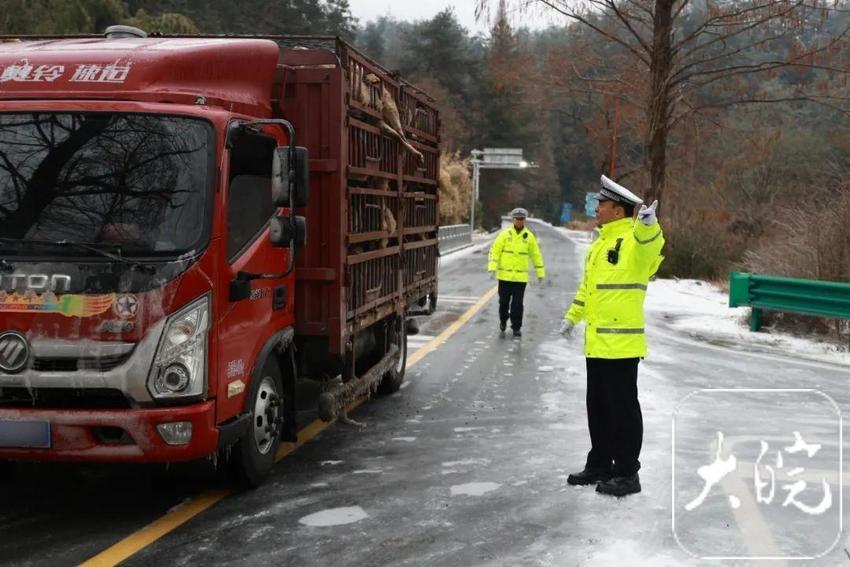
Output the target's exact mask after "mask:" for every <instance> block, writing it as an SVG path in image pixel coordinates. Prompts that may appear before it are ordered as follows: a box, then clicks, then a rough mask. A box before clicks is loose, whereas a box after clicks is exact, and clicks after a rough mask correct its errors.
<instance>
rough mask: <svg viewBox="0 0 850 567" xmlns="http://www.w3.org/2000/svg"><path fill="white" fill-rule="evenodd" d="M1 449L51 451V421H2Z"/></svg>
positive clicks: (0, 426) (0, 428) (0, 423)
mask: <svg viewBox="0 0 850 567" xmlns="http://www.w3.org/2000/svg"><path fill="white" fill-rule="evenodd" d="M0 447H8V448H15V449H49V448H50V422H49V421H10V420H0Z"/></svg>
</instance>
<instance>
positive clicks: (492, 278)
mask: <svg viewBox="0 0 850 567" xmlns="http://www.w3.org/2000/svg"><path fill="white" fill-rule="evenodd" d="M490 279H491V280H495V279H496V272H490Z"/></svg>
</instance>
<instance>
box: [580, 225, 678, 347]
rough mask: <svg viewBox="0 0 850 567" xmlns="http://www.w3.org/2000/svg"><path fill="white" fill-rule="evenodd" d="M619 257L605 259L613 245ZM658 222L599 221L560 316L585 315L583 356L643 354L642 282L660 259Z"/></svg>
mask: <svg viewBox="0 0 850 567" xmlns="http://www.w3.org/2000/svg"><path fill="white" fill-rule="evenodd" d="M618 240H620V246H619V252H618V256H619V258H618V261H617V263H616V264H612V263H611V262H609V259H608V256H609V252H610V251H613V250H615V249H616V248H617V241H618ZM663 246H664V234H663V232H662V230H661V225H659V224H658V223H655V224H654V225H652V226H645V225H644V224H642V223H640V222H635V221H632V219H630V218H625V219H620V220H617V221H614V222H610V223H607V224H604V225H602V227H600V229H599V238H597V239H596V241H594V242H593V244H591V245H590V248H589V249H588V251H587V255H586V256H585V260H584V275H583V277H582V280H581V285H580V286H579V289H578V292H577V293H576V296H575V299H574V300H573V303H572V305H570V309H569V311H567V313H566V315H565V317H566V318H567V319H569V320H570V321H572V322H573V323H575V324H578V322H579V321H581V320H582V319H585V320H586V322H587V326H586V329H585V332H584V352H585V356H587V357H588V358H637V357H644V356H646V335H645V331H644V318H643V301H644V298H645V297H646V289H647V284H648V282H649V278H651V277H652V276H653V275H654V274H655V272H657V271H658V267H659V265H661V261H662V260H663V259H664V258H663V256H661V249H662V248H663Z"/></svg>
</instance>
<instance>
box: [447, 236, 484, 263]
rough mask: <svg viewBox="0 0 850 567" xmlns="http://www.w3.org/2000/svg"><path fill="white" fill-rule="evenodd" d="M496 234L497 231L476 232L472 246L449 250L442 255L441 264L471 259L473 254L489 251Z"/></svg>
mask: <svg viewBox="0 0 850 567" xmlns="http://www.w3.org/2000/svg"><path fill="white" fill-rule="evenodd" d="M496 235H497V233H495V232H494V233H492V234H487V233H482V232H476V233H475V234H474V235H473V237H472V246H467V247H466V248H460V249H458V250H455V251H453V252H447V253H446V254H444V255H442V256H440V266H446V265H448V264H453V263H455V262H457V261H459V260H462V259H464V258H465V259H469V257H470V256H472V255H473V254H481V252H482V251H487V250H488V249H489V248H490V244H491V243H492V242H493V239H494V238H496Z"/></svg>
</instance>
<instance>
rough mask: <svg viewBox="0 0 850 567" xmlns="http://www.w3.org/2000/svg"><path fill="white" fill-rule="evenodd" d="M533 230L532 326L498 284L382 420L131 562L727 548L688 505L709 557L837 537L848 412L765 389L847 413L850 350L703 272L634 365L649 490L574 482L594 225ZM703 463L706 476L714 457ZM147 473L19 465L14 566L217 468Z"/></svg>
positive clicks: (716, 543)
mask: <svg viewBox="0 0 850 567" xmlns="http://www.w3.org/2000/svg"><path fill="white" fill-rule="evenodd" d="M532 227H533V228H534V229H535V230H536V232H537V233H538V234H539V239H540V244H541V247H542V250H543V254H544V256H545V259H546V266H547V271H548V272H549V278H548V280H547V281H546V282H545V283H543V284H536V282H535V283H533V284H532V285H531V287H530V288H529V289H528V291H527V293H526V319H525V327H524V328H523V332H524V337H523V339H522V340H521V341H517V340H513V339H510V338H507V339H503V338H500V337H499V333H498V328H497V327H498V316H497V301H496V299H492V300H490V301H489V302H488V303H487V304H486V305H485V306H484V308H482V309H481V310H480V311H479V312H478V313H477V314H476V315H475V316H473V317H472V318H471V319H470V320H469V321H468V322H467V323H466V324H465V325H464V326H463V327H462V328H461V329H460V330H459V331H458V332H457V333H456V334H454V335H453V336H452V337H451V338H450V339H449V340H448V341H446V342H445V344H442V345H440V346H439V348H438V349H437V350H435V351H434V352H432V353H430V354H429V355H428V356H426V357H425V358H424V359H422V360H421V361H420V362H418V363H417V364H415V365H414V366H413V367H412V368H410V369H409V371H408V382H407V383H406V385H405V387H404V388H403V389H402V390H401V392H399V393H398V394H396V395H394V396H391V397H389V398H378V399H375V400H372V401H369V402H368V403H366V404H364V405H362V406H360V407H359V408H358V409H357V410H356V411H354V412H352V414H351V416H350V417H351V418H352V419H354V420H356V421H357V422H361V423H364V424H365V425H366V426H365V428H358V427H355V426H352V425H344V424H336V425H334V426H332V427H330V428H328V429H327V430H325V431H324V432H322V433H321V434H320V435H319V436H318V437H316V438H315V439H314V440H313V441H311V442H309V443H307V444H306V445H304V446H303V447H301V448H300V449H299V450H298V451H296V452H295V453H293V454H291V455H290V456H288V457H287V458H285V459H284V460H283V461H282V462H281V463H279V464H278V466H277V467H276V469H275V471H274V473H273V475H272V477H271V478H270V479H269V481H268V482H267V484H266V485H264V486H263V487H261V488H259V489H257V490H255V491H252V492H245V493H239V494H233V495H231V496H229V497H227V498H225V499H224V500H223V501H221V502H220V503H218V504H217V505H216V506H214V507H212V508H210V509H209V510H207V511H205V512H204V513H202V514H200V515H198V516H197V517H195V518H194V519H193V520H191V521H189V522H187V523H186V524H184V525H182V526H180V527H179V528H177V529H176V530H174V531H172V532H170V533H168V534H166V535H165V536H164V537H162V538H161V539H159V540H158V541H156V542H154V543H153V544H151V545H150V546H148V547H145V548H143V549H142V550H141V551H140V552H139V553H137V554H136V555H134V556H132V557H130V558H129V559H128V560H127V561H126V562H125V563H124V564H125V565H139V566H142V565H272V564H274V565H293V566H299V567H300V566H311V565H316V566H322V567H326V566H329V565H357V566H360V565H374V566H377V565H399V566H402V565H410V566H414V565H415V566H420V565H435V566H437V565H445V566H473V565H497V566H511V567H513V566H517V565H540V566H544V565H553V566H572V565H592V566H595V565H616V566H621V565H652V566H674V565H708V564H711V563H710V562H707V561H702V560H700V559H697V558H695V557H694V556H693V555H691V554H689V553H688V552H686V551H685V550H683V548H682V547H680V545H679V543H677V541H676V537H674V533H673V530H672V516H673V508H672V507H673V502H674V501H675V502H676V516H677V525H678V527H679V528H680V531H681V532H682V533H678V534H677V535H678V536H679V540H680V543H682V545H683V546H685V547H686V548H688V549H689V550H690V551H691V552H692V553H696V555H724V554H726V553H727V552H729V553H730V554H736V555H737V554H741V555H754V554H761V555H771V554H776V553H781V554H785V555H791V556H793V555H796V554H798V553H800V554H811V555H815V554H817V553H818V552H819V551H823V550H819V549H809V548H813V547H816V546H821V544H823V546H825V547H828V546H830V545H831V544H832V543H833V541H834V540H835V537H834V536H835V534H834V533H832V534H831V531H834V530H835V529H837V528H838V526H837V522H838V516H837V512H838V511H839V506H840V505H841V504H843V503H844V502H842V496H841V495H840V491H839V488H840V482H839V480H840V478H841V477H840V475H839V473H838V470H837V468H836V465H837V463H838V460H837V456H836V455H837V454H838V449H839V448H841V444H840V442H839V437H838V434H839V429H838V426H837V421H836V420H837V417H835V416H834V415H833V414H831V413H830V411H831V406H829V405H828V404H827V403H826V402H825V401H824V400H825V398H822V397H817V395H815V396H816V397H807V396H809V394H807V393H801V394H800V395H797V393H793V392H792V393H785V394H783V395H780V397H778V398H777V397H770V394H761V393H759V392H757V390H764V389H794V390H798V389H816V390H818V391H820V392H822V393H823V394H826V395H827V396H829V397H831V398H832V399H834V400H835V402H836V403H837V405H838V408H839V409H840V410H841V411H843V412H845V413H846V412H847V411H848V410H850V380H848V378H850V356H849V355H848V354H847V353H842V352H838V351H835V349H832V350H830V349H825V348H824V347H822V346H820V345H817V344H813V343H811V342H807V341H804V340H795V339H791V338H777V337H776V336H770V335H758V336H755V337H754V336H751V335H749V332H748V331H746V328H745V327H744V326H743V325H742V324H741V322H740V319H741V317H742V313H733V312H730V311H729V310H727V309H726V308H725V306H724V301H725V296H723V294H722V293H720V292H718V291H716V290H713V289H711V288H710V287H709V286H707V285H705V284H697V283H696V282H665V281H660V282H654V283H652V284H650V294H649V300H648V305H647V312H648V322H647V323H648V324H647V328H648V333H649V341H650V356H649V358H648V359H647V360H646V361H644V362H643V363H642V364H641V367H640V378H639V382H638V384H639V389H640V396H641V402H642V407H643V415H644V430H645V434H644V447H643V453H642V455H641V462H642V465H643V468H642V470H641V471H640V475H641V482H642V484H643V492H642V493H640V494H637V495H634V496H631V497H628V498H624V499H620V500H618V499H614V498H609V497H605V496H602V495H599V494H596V493H595V492H594V490H593V488H592V487H582V488H576V487H570V486H567V484H566V477H567V474H568V473H569V472H571V471H574V470H579V469H580V468H581V467H582V466H583V464H584V457H585V453H586V451H587V450H588V448H589V438H588V434H587V427H586V416H585V408H584V396H585V370H584V359H583V357H582V352H581V345H580V341H575V342H569V343H568V342H566V341H564V340H563V339H561V338H560V337H559V336H558V335H557V333H556V329H557V328H558V325H559V322H560V318H561V317H562V315H563V311H564V309H565V307H566V306H567V305H568V303H569V302H570V301H571V300H572V296H573V293H574V290H575V288H576V286H577V283H578V280H579V277H580V271H579V270H580V265H581V253H582V250H583V247H584V246H586V236H585V235H583V234H578V233H567V232H566V231H561V230H556V229H552V228H551V227H548V226H546V225H543V224H533V225H532ZM485 266H486V248H482V247H480V246H479V247H477V248H471V249H467V250H465V251H462V252H459V253H457V254H456V255H452V256H448V257H446V258H444V259H443V265H442V269H441V274H440V277H441V281H440V294H441V296H440V307H439V310H438V312H437V313H436V314H435V315H434V316H433V317H432V318H431V319H430V320H428V321H425V320H423V322H422V323H423V324H422V331H421V334H420V335H419V336H417V337H411V341H410V347H411V353H413V352H415V349H416V348H418V347H421V346H422V345H424V344H426V343H428V342H429V341H431V340H432V339H433V338H434V337H436V336H439V335H440V333H441V332H442V331H443V330H445V329H446V328H447V327H448V326H449V325H450V324H451V323H452V322H454V321H455V320H457V318H458V317H459V316H460V315H462V314H463V313H464V312H466V311H467V310H468V309H469V308H470V307H472V306H473V305H474V304H476V302H478V300H479V299H480V298H481V297H482V296H484V295H485V294H486V293H487V292H489V291H490V290H491V289H492V287H493V285H494V284H493V282H491V281H490V280H489V279H488V278H487V276H486V273H485V269H486V268H485ZM703 389H736V390H740V389H747V390H748V393H731V394H729V393H723V392H720V393H715V394H706V393H704V392H701V390H703ZM695 392H696V393H697V394H695ZM689 395H690V396H691V397H690V398H688V399H687V400H686V404H685V405H684V406H679V402H680V401H681V400H683V399H685V398H686V397H688V396H689ZM707 396H708V397H707ZM711 396H716V397H711ZM677 407H678V408H679V411H678V413H677V414H676V419H677V423H676V436H677V439H676V444H675V446H676V458H677V474H676V483H675V487H676V490H675V495H674V484H673V452H674V451H673V446H674V444H673V429H672V419H673V416H674V412H676V411H677ZM717 430H725V431H724V433H726V436H725V438H724V443H725V445H724V447H725V448H724V450H723V451H722V452H721V453H720V457H721V459H722V460H725V461H726V462H727V463H728V457H729V456H730V451H731V452H735V453H738V456H737V467H736V469H735V470H736V473H735V474H731V475H728V476H726V477H725V478H724V479H719V480H718V482H717V484H716V485H715V486H714V487H713V488H712V489H711V490H710V491H709V492H708V493H707V495H706V497H705V498H704V500H703V501H702V503H701V505H700V506H698V507H696V508H695V509H694V510H693V515H690V516H689V515H688V514H689V512H687V511H686V510H685V506H686V505H687V504H688V503H690V502H692V501H694V500H695V499H696V498H697V497H698V496H699V495H700V492H701V491H702V489H703V486H704V484H705V483H704V481H703V477H701V476H700V474H699V473H698V469H699V467H701V466H703V465H710V464H711V463H712V461H713V460H714V459H715V457H716V456H717V435H716V431H717ZM795 430H799V432H800V433H801V434H802V436H803V437H805V441H806V442H809V443H811V444H812V445H813V444H814V443H818V444H819V445H820V450H819V451H818V452H816V454H814V456H813V457H812V458H807V457H808V455H807V453H806V451H805V450H803V451H798V452H794V453H791V452H789V451H787V450H785V451H784V453H783V454H784V455H785V456H784V461H783V462H782V463H778V462H777V459H779V458H780V457H777V452H778V451H783V449H784V448H788V447H793V446H794V436H793V431H795ZM761 441H765V442H767V443H769V449H768V451H766V452H765V455H764V456H763V460H762V462H761V465H762V466H761V467H760V468H761V470H762V471H763V472H765V473H766V471H767V469H766V468H765V466H764V465H770V467H771V470H773V471H774V472H775V473H776V476H775V481H776V487H775V488H776V490H775V492H776V494H775V495H774V498H773V501H772V503H771V504H767V503H766V502H761V501H759V496H758V495H757V494H756V491H755V488H754V486H753V480H754V479H753V477H754V476H755V475H754V474H753V473H754V471H753V466H754V463H755V461H756V459H757V457H759V449H760V447H761V445H760V442H761ZM779 464H782V465H783V466H782V467H780V466H779ZM800 468H806V469H807V470H806V471H805V472H800V471H797V469H800ZM700 470H701V471H702V472H706V474H707V476H710V475H709V472H710V471H712V470H714V471H716V470H719V469H700ZM792 473H795V474H792ZM148 478H149V477H148V476H147V474H145V475H142V474H141V473H138V472H136V471H132V470H131V471H130V472H127V471H126V470H125V469H120V470H118V471H111V470H106V471H104V470H101V469H96V470H95V472H92V473H81V472H77V469H69V468H67V467H23V470H18V471H17V472H16V473H15V475H14V476H13V477H12V478H11V479H9V480H7V481H5V483H4V486H5V487H6V489H7V490H6V491H5V496H4V503H3V507H2V508H0V563H5V564H9V565H62V564H67V565H72V564H77V563H79V562H81V561H83V560H85V559H87V558H89V557H91V556H93V555H94V554H96V553H97V552H98V551H100V550H102V549H103V548H105V547H108V546H109V545H111V544H113V543H115V542H116V541H118V540H120V539H122V538H124V537H126V536H127V535H129V534H130V533H131V532H132V531H134V530H135V529H138V528H139V527H142V526H144V525H145V524H147V523H149V522H151V521H153V520H154V519H156V517H157V515H158V514H162V513H164V512H165V511H166V510H167V509H168V508H169V507H171V506H174V505H175V504H177V503H178V502H180V500H181V499H183V498H187V497H191V496H192V495H193V494H196V493H197V492H200V491H201V490H204V489H207V488H211V487H215V486H217V485H216V484H215V482H216V481H215V480H212V479H206V480H204V479H201V480H194V477H192V476H191V475H189V474H186V473H183V472H182V471H178V472H177V473H170V474H165V475H163V474H162V473H157V474H156V475H154V476H152V477H150V479H148ZM822 478H823V479H826V480H827V481H828V484H829V486H830V488H831V491H832V493H831V494H832V499H833V501H832V506H831V507H830V509H829V510H827V512H825V513H824V514H822V515H820V516H811V515H807V514H805V513H802V512H800V511H799V510H798V509H797V508H796V507H794V506H793V505H789V506H783V505H782V502H783V501H784V500H785V499H786V497H787V496H788V491H787V490H783V489H782V488H781V487H782V486H786V485H789V484H790V483H791V482H792V481H795V480H799V479H805V480H806V481H808V488H807V490H806V491H805V492H802V493H800V495H799V496H798V497H797V500H798V501H800V502H804V503H806V504H810V505H815V504H817V503H818V502H819V501H820V499H821V494H822V487H821V479H822ZM766 491H767V489H765V492H766ZM674 496H675V497H674ZM736 505H737V507H736ZM795 522H797V523H795ZM833 523H835V524H836V526H834V527H833ZM783 526H784V527H783ZM788 526H791V527H792V528H793V529H789V528H788ZM795 526H796V527H795ZM830 534H831V535H830ZM845 544H846V541H845V539H844V537H843V536H842V537H841V538H840V540H839V541H838V543H837V545H835V546H833V549H832V551H830V552H829V553H828V554H827V555H825V556H823V557H821V558H820V559H818V560H817V561H815V562H814V563H813V564H816V565H821V564H824V565H836V564H850V559H848V556H847V553H846V552H845ZM729 564H741V565H744V564H750V562H749V561H747V560H744V559H740V560H733V561H732V562H730V563H729ZM770 564H771V565H781V564H783V562H782V561H778V562H777V561H772V562H771V563H770Z"/></svg>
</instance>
